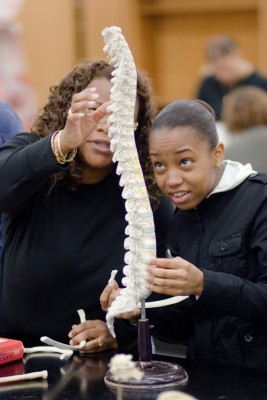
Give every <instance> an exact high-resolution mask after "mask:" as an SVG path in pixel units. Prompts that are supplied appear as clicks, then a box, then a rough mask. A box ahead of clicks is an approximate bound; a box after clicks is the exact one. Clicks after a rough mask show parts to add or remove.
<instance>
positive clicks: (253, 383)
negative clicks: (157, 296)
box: [0, 352, 267, 400]
mask: <svg viewBox="0 0 267 400" xmlns="http://www.w3.org/2000/svg"><path fill="white" fill-rule="evenodd" d="M114 354H115V353H112V352H104V353H98V354H95V355H89V354H88V355H85V356H82V355H76V354H75V355H74V356H72V357H71V358H69V359H68V360H66V359H65V360H60V357H59V355H57V354H40V353H39V354H31V355H28V356H26V357H24V359H23V360H20V361H15V362H12V363H9V364H5V365H1V366H0V376H1V377H3V376H9V375H15V374H23V373H28V372H35V371H40V370H48V379H47V381H46V380H44V381H42V380H32V381H20V382H18V383H13V384H0V400H11V399H12V400H16V399H30V400H32V399H42V400H55V399H56V400H63V399H64V400H74V399H75V400H79V399H86V400H90V399H92V400H93V399H94V400H100V399H101V400H115V399H116V391H115V390H114V389H110V388H108V387H107V386H106V385H105V383H104V376H105V374H106V371H107V369H108V363H109V360H110V358H111V357H112V356H113V355H114ZM154 359H155V360H162V361H171V362H174V363H177V364H179V365H181V366H182V367H184V368H185V370H186V371H187V373H188V375H189V380H188V382H187V383H186V384H185V385H184V386H182V387H179V388H176V387H174V388H172V389H171V390H181V391H183V392H185V393H188V394H191V395H192V396H194V397H196V398H197V399H198V400H263V399H265V398H267V372H264V371H259V370H254V369H249V368H239V367H233V366H230V367H229V366H223V365H215V364H208V363H203V362H194V361H189V360H186V359H183V358H174V357H167V356H154ZM166 390H167V389H166ZM168 390H170V388H169V389H168ZM161 391H162V389H161V390H157V391H156V390H145V391H144V390H135V391H133V390H127V389H124V390H123V399H124V400H130V399H131V400H141V399H142V400H154V399H156V398H157V396H158V394H159V393H160V392H161Z"/></svg>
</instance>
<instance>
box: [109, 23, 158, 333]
mask: <svg viewBox="0 0 267 400" xmlns="http://www.w3.org/2000/svg"><path fill="white" fill-rule="evenodd" d="M102 35H103V37H104V41H105V47H104V51H105V52H106V53H107V54H108V56H109V60H110V63H111V64H112V65H113V66H114V71H113V78H112V80H111V81H112V83H113V86H112V89H111V96H110V99H111V105H110V106H109V108H108V111H109V112H110V115H109V117H108V120H109V122H110V124H111V127H110V129H109V132H108V135H109V138H110V149H111V151H112V152H113V161H114V162H117V163H118V164H117V169H116V172H117V174H118V175H120V176H121V177H120V186H122V187H123V191H122V197H123V198H124V199H125V208H126V217H125V218H126V221H127V223H128V225H127V227H126V231H125V233H126V235H127V236H128V237H127V238H126V239H125V242H124V248H125V250H126V253H125V259H124V260H125V264H126V266H125V267H124V269H123V272H124V275H125V276H124V278H123V279H122V284H123V285H124V286H125V287H124V288H123V289H122V290H121V292H120V295H119V296H118V297H117V298H116V299H115V300H114V301H113V303H112V305H111V307H110V308H109V310H108V313H107V325H108V327H109V329H110V331H111V333H112V334H113V335H115V334H114V329H113V322H114V317H115V316H116V315H118V314H121V313H124V312H128V311H132V310H134V309H135V308H136V307H137V304H138V303H139V302H140V301H141V300H144V299H145V298H147V297H148V296H149V294H150V292H149V291H148V290H147V289H146V287H145V276H146V264H147V262H148V260H149V259H151V258H152V257H155V256H156V239H155V228H154V220H153V214H152V210H151V206H150V202H149V197H148V194H147V190H146V184H145V181H144V176H143V172H142V169H141V166H140V162H139V157H138V153H137V149H136V144H135V138H134V128H135V123H134V111H135V103H136V93H137V72H136V68H135V64H134V61H133V57H132V54H131V52H130V50H129V47H128V45H127V43H126V41H125V38H124V36H123V35H122V33H121V29H120V28H118V27H109V28H105V29H104V30H103V32H102Z"/></svg>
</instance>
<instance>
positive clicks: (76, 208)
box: [0, 133, 172, 343]
mask: <svg viewBox="0 0 267 400" xmlns="http://www.w3.org/2000/svg"><path fill="white" fill-rule="evenodd" d="M50 140H51V138H50V137H46V138H44V139H41V140H39V139H38V138H37V137H35V136H34V135H32V134H28V133H25V134H19V135H17V136H16V137H14V138H13V139H11V140H10V141H9V142H7V143H6V145H5V146H3V147H2V148H1V149H0V182H1V184H0V211H1V212H3V216H4V232H3V233H4V248H3V257H2V268H1V277H0V284H1V287H0V336H4V337H15V338H17V339H21V340H24V342H31V343H34V342H35V341H37V342H39V338H40V337H41V336H43V335H46V336H50V337H52V338H54V339H57V340H60V341H63V342H68V337H67V334H68V332H69V330H70V329H71V326H72V324H74V323H77V322H78V314H77V310H78V309H80V308H83V309H84V310H85V312H86V317H87V319H104V317H105V316H104V313H103V312H102V310H101V308H100V304H99V296H100V294H101V292H102V290H103V288H104V287H105V286H106V284H107V281H108V279H109V277H110V273H111V270H112V269H118V270H119V276H118V282H120V280H121V277H122V272H121V271H122V268H123V266H124V253H125V250H124V246H123V242H124V239H125V233H124V231H125V227H126V221H125V205H124V200H123V199H122V197H121V188H120V186H119V184H118V176H117V175H116V173H115V169H114V170H113V172H112V173H111V174H110V175H109V176H107V177H106V178H105V179H104V180H103V181H101V182H99V183H96V184H90V185H86V184H81V185H80V186H79V188H78V190H77V191H74V192H71V191H68V190H66V189H65V188H64V187H62V186H60V185H57V186H55V187H54V188H53V189H52V190H51V191H50V192H49V188H50V185H51V181H50V178H51V176H52V175H53V174H55V173H57V172H59V171H60V170H62V168H66V167H65V166H59V165H58V164H57V163H56V161H55V158H54V156H53V153H52V151H51V145H50ZM171 215H172V207H171V205H170V204H169V203H166V202H165V201H164V202H162V204H161V206H160V207H159V209H158V210H157V211H156V213H155V225H156V231H157V243H158V248H160V247H161V246H162V244H163V241H164V237H165V234H166V230H167V228H168V225H169V222H170V218H171ZM30 338H32V339H34V340H30Z"/></svg>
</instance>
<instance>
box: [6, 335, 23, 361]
mask: <svg viewBox="0 0 267 400" xmlns="http://www.w3.org/2000/svg"><path fill="white" fill-rule="evenodd" d="M23 354H24V347H23V343H22V342H21V341H20V340H14V339H7V338H1V337H0V365H2V364H6V363H9V362H12V361H15V360H20V359H21V358H23Z"/></svg>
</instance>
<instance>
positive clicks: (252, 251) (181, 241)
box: [149, 174, 267, 369]
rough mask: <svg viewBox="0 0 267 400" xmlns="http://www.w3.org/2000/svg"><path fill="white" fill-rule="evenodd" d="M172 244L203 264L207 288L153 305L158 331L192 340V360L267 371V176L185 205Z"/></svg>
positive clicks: (164, 335) (153, 320)
mask: <svg viewBox="0 0 267 400" xmlns="http://www.w3.org/2000/svg"><path fill="white" fill-rule="evenodd" d="M169 244H170V247H171V249H172V251H173V255H174V256H177V255H179V256H181V257H183V258H184V259H186V260H188V261H190V262H191V263H193V264H194V265H196V266H198V267H199V268H201V269H202V270H203V272H204V290H203V293H202V295H201V296H200V298H199V299H198V300H196V299H195V298H194V297H192V296H191V297H190V298H189V299H188V300H185V301H184V302H182V303H179V304H177V305H176V306H173V307H163V308H161V309H154V310H151V311H149V316H150V321H151V323H153V324H154V325H155V327H154V329H153V331H152V332H153V335H154V336H156V337H158V338H160V339H163V340H165V341H169V342H176V343H177V342H181V341H183V342H187V344H188V357H189V358H193V359H206V360H211V361H215V362H220V363H227V364H236V365H243V366H248V367H254V368H256V367H259V368H264V369H267V175H265V174H252V175H251V176H250V177H249V178H247V179H246V180H245V181H244V182H243V183H241V184H240V185H239V186H237V187H236V188H234V189H232V190H231V191H227V192H222V193H217V194H213V195H212V196H210V197H209V198H208V199H205V200H204V201H203V202H202V203H201V204H200V205H199V206H198V207H197V208H196V209H194V210H190V211H179V210H177V211H176V214H175V216H174V220H173V224H172V227H171V231H170V235H169Z"/></svg>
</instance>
